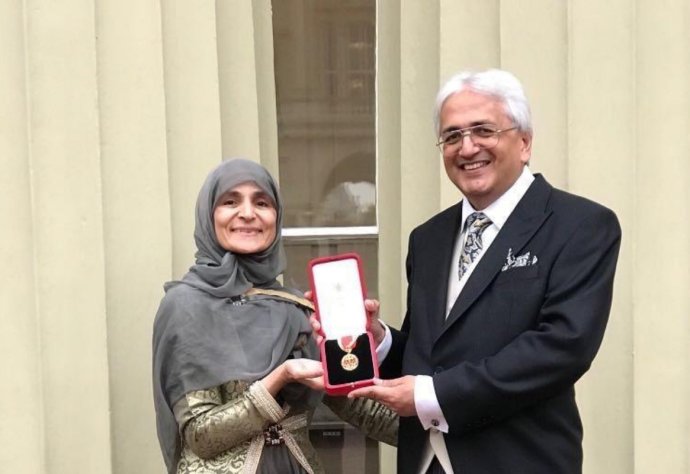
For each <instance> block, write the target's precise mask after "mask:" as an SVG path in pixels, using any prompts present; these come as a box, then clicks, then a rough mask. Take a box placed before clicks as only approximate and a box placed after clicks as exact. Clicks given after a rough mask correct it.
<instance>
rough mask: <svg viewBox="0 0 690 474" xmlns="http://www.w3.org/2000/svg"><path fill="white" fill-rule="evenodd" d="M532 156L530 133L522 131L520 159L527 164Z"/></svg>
mask: <svg viewBox="0 0 690 474" xmlns="http://www.w3.org/2000/svg"><path fill="white" fill-rule="evenodd" d="M531 157H532V134H531V133H527V132H523V133H522V136H521V137H520V159H521V161H522V162H523V163H525V164H529V159H530V158H531Z"/></svg>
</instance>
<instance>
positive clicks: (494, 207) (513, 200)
mask: <svg viewBox="0 0 690 474" xmlns="http://www.w3.org/2000/svg"><path fill="white" fill-rule="evenodd" d="M532 181H534V175H533V174H532V172H531V171H530V169H529V168H528V167H527V165H525V166H524V167H523V168H522V173H521V174H520V176H519V177H518V179H517V180H516V181H515V182H514V183H513V185H512V186H511V187H510V188H508V190H507V191H506V192H505V193H503V194H502V195H501V197H499V198H498V199H496V200H495V201H494V202H492V203H491V204H490V205H489V206H487V208H486V209H484V210H483V211H482V212H483V213H484V214H486V216H487V217H488V218H489V219H491V225H495V226H496V227H497V228H498V230H501V227H503V224H505V223H506V221H507V220H508V217H509V216H510V214H511V213H512V212H513V210H514V209H515V207H516V206H517V204H518V202H520V199H522V196H524V195H525V193H526V192H527V189H529V187H530V185H531V184H532ZM473 212H477V211H476V210H475V209H474V208H473V207H472V204H470V201H469V200H468V199H463V200H462V215H463V229H462V230H463V231H464V230H465V229H464V222H465V221H466V220H467V217H468V216H469V215H470V214H472V213H473Z"/></svg>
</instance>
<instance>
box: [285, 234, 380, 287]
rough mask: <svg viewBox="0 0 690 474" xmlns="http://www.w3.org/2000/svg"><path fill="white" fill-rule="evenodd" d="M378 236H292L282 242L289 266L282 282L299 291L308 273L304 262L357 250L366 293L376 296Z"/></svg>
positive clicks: (303, 285) (304, 283)
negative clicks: (297, 237)
mask: <svg viewBox="0 0 690 474" xmlns="http://www.w3.org/2000/svg"><path fill="white" fill-rule="evenodd" d="M377 240H378V239H377V238H376V237H367V238H361V237H360V238H348V239H339V238H329V239H325V238H320V239H318V240H316V239H300V240H294V239H291V240H289V241H287V242H285V253H286V254H287V261H288V265H287V267H288V268H287V270H286V271H285V273H284V275H283V281H284V284H285V286H288V287H291V288H299V289H300V290H302V291H305V290H308V289H309V278H308V276H307V263H308V262H309V260H311V259H312V258H316V257H323V256H326V255H336V254H340V253H345V252H356V253H358V254H359V256H360V257H361V259H362V266H363V267H364V268H363V270H364V280H365V284H366V287H367V296H369V297H370V298H378V281H377V268H378V245H377V244H378V242H377Z"/></svg>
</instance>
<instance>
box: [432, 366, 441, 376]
mask: <svg viewBox="0 0 690 474" xmlns="http://www.w3.org/2000/svg"><path fill="white" fill-rule="evenodd" d="M441 372H443V367H441V366H440V365H439V366H438V367H435V368H434V375H436V374H440V373H441Z"/></svg>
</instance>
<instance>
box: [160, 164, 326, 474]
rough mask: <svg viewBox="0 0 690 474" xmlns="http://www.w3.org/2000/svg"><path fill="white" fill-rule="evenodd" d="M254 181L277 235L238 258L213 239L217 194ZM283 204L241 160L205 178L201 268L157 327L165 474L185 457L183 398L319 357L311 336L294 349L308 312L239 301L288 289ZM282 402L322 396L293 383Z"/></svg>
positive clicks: (173, 297) (199, 220) (168, 303)
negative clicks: (178, 410)
mask: <svg viewBox="0 0 690 474" xmlns="http://www.w3.org/2000/svg"><path fill="white" fill-rule="evenodd" d="M246 182H253V183H255V184H257V185H258V186H259V187H260V188H261V189H262V190H263V191H264V192H266V193H267V194H268V195H269V196H270V197H271V198H272V199H273V201H274V202H275V204H276V210H277V221H276V225H277V228H276V238H275V240H274V242H273V243H272V244H271V245H270V246H269V247H268V248H267V249H266V250H264V251H262V252H260V253H257V254H251V255H240V254H233V253H231V252H228V251H226V250H225V249H223V248H222V247H221V246H220V245H219V244H218V241H217V240H216V236H215V228H214V224H213V210H214V208H215V205H216V203H217V201H218V199H220V197H221V196H222V195H223V194H224V193H225V192H226V191H229V190H231V189H232V188H234V187H235V186H237V185H240V184H242V183H246ZM282 214H283V209H282V204H281V200H280V195H279V194H278V189H277V186H276V184H275V182H274V180H273V178H272V177H271V175H270V174H269V173H268V172H267V171H266V170H265V169H264V168H263V167H262V166H260V165H258V164H256V163H254V162H251V161H248V160H242V159H234V160H229V161H225V162H223V163H222V164H220V165H219V166H218V167H217V168H215V169H214V170H213V171H212V172H211V173H210V174H209V176H208V177H207V178H206V181H205V182H204V185H203V186H202V188H201V191H200V192H199V197H198V200H197V205H196V227H195V230H194V240H195V242H196V246H197V252H196V263H195V264H194V265H193V266H192V267H191V268H190V269H189V272H188V273H187V274H186V275H185V276H184V277H183V278H182V279H181V280H179V281H174V282H169V283H167V284H166V285H165V290H166V294H165V296H164V297H163V300H162V301H161V304H160V307H159V309H158V313H157V314H156V319H155V322H154V329H153V388H154V402H155V408H156V422H157V429H158V439H159V442H160V445H161V450H162V451H163V457H164V459H165V462H166V464H167V466H168V471H169V472H171V473H173V472H175V469H176V464H177V461H178V459H179V454H180V439H179V436H180V433H179V427H178V426H177V423H176V421H175V417H174V414H173V406H174V404H175V403H176V402H177V401H178V400H180V399H181V398H182V397H183V396H184V395H185V394H186V393H188V392H190V391H193V390H200V389H207V388H211V387H215V386H219V385H222V384H224V383H226V382H228V381H230V380H244V381H249V382H251V381H254V380H258V379H261V378H263V377H264V376H265V375H267V374H268V373H269V372H271V371H272V370H273V369H274V368H275V367H277V366H278V365H280V364H281V363H282V362H283V361H285V360H286V359H287V358H289V357H307V358H310V359H318V350H317V347H316V343H315V341H314V340H313V338H311V337H308V341H309V342H308V343H307V345H306V346H304V347H301V348H300V349H295V343H296V341H297V339H298V338H299V337H300V335H301V334H306V335H310V334H311V326H310V324H309V321H308V319H307V316H306V314H305V311H304V310H303V309H302V308H300V307H299V306H297V305H296V304H294V303H291V302H288V301H286V300H283V299H280V298H275V297H271V296H263V295H261V296H252V297H250V298H247V299H244V298H243V299H241V300H238V298H237V297H238V296H240V295H242V294H243V293H244V292H245V291H246V290H248V289H249V288H251V287H253V286H254V287H258V288H271V289H279V290H283V291H290V292H291V293H293V294H299V292H296V291H295V290H287V289H285V288H283V287H282V286H281V285H280V284H279V283H278V282H277V280H276V277H277V276H278V275H279V274H280V273H281V272H282V271H283V268H284V257H283V249H282V242H281V232H280V227H281V223H282ZM281 397H282V398H283V399H284V400H285V401H287V402H288V403H289V404H290V405H292V406H309V407H311V406H314V405H315V404H316V403H318V400H319V398H320V395H319V394H317V393H314V392H312V391H311V390H309V389H307V388H306V387H304V386H302V385H299V384H289V385H287V386H286V387H284V388H283V390H282V391H281Z"/></svg>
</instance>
